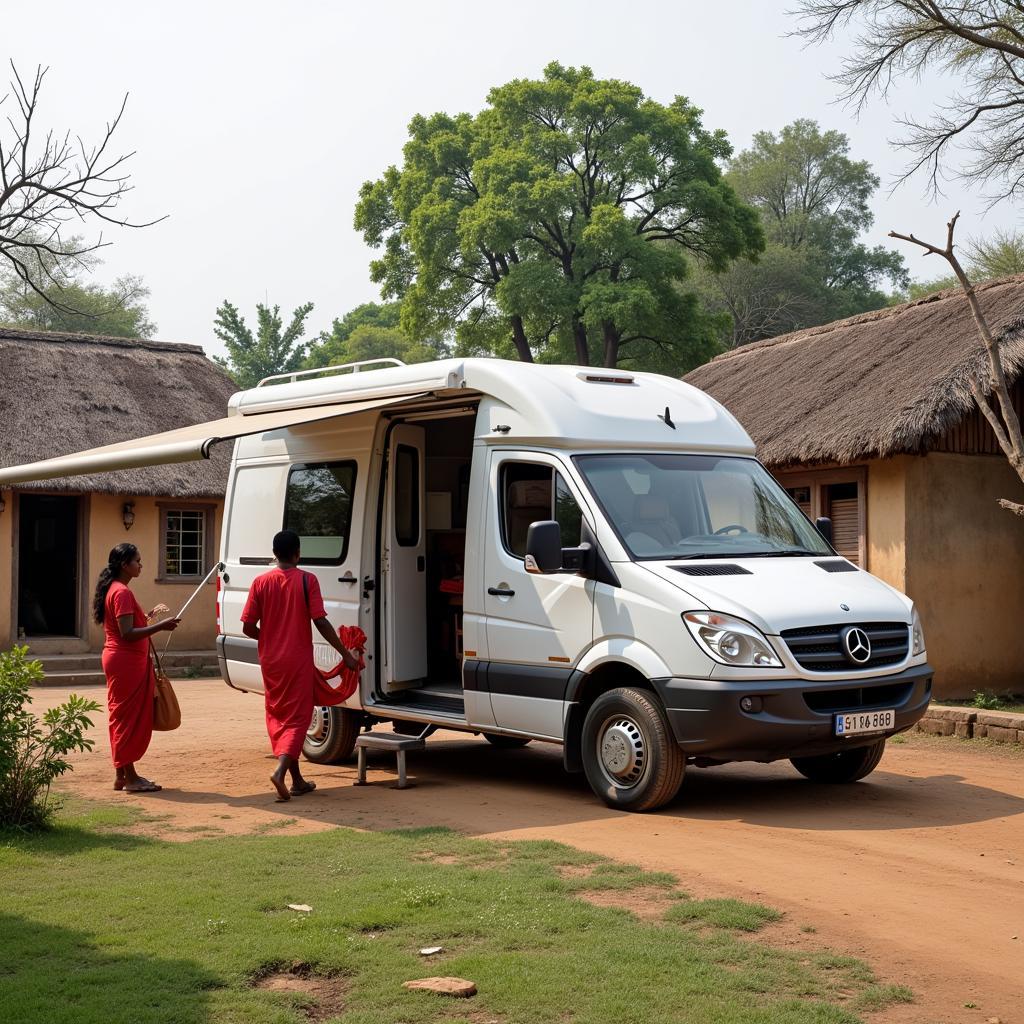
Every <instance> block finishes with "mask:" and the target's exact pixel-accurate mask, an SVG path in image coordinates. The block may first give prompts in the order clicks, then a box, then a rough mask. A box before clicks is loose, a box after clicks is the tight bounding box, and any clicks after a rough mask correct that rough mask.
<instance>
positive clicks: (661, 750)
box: [582, 686, 686, 811]
mask: <svg viewBox="0 0 1024 1024" xmlns="http://www.w3.org/2000/svg"><path fill="white" fill-rule="evenodd" d="M582 749H583V770H584V772H586V776H587V781H588V782H589V783H590V787H591V789H593V791H594V792H595V793H596V794H597V795H598V796H599V797H600V798H601V799H602V800H604V802H605V803H606V804H607V805H608V806H609V807H615V808H617V809H619V810H622V811H653V810H654V809H655V808H657V807H661V806H662V805H664V804H667V803H668V802H669V801H670V800H671V799H672V798H673V797H674V796H675V795H676V793H678V792H679V787H680V786H681V785H682V782H683V774H684V773H685V771H686V756H685V755H684V754H683V752H682V750H681V749H680V748H679V744H678V743H676V741H675V737H674V736H673V735H672V729H671V727H670V726H669V724H668V719H666V717H665V712H664V711H663V710H662V707H661V704H660V703H659V702H658V700H657V698H656V697H655V696H654V695H653V694H651V693H648V692H647V691H645V690H636V689H633V688H632V687H626V686H624V687H620V688H619V689H616V690H609V691H608V692H607V693H602V694H601V696H600V697H598V698H597V700H595V701H594V703H593V704H592V705H591V707H590V710H589V711H588V712H587V717H586V718H585V719H584V721H583V739H582Z"/></svg>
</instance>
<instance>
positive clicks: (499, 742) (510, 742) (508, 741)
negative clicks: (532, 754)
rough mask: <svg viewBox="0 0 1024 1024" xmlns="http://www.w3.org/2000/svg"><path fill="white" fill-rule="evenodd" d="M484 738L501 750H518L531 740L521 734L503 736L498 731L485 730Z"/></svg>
mask: <svg viewBox="0 0 1024 1024" xmlns="http://www.w3.org/2000/svg"><path fill="white" fill-rule="evenodd" d="M484 739H485V740H487V742H488V743H490V744H491V746H492V747H497V748H498V749H499V750H518V749H519V748H520V747H525V746H526V744H527V743H529V742H530V741H529V740H527V739H523V737H521V736H501V735H499V734H498V733H496V732H485V733H484Z"/></svg>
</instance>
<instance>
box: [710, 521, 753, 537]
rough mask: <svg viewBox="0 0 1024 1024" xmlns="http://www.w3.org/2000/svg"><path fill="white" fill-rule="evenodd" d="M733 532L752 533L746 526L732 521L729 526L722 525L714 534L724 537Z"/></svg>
mask: <svg viewBox="0 0 1024 1024" xmlns="http://www.w3.org/2000/svg"><path fill="white" fill-rule="evenodd" d="M731 533H734V534H737V535H739V534H741V533H750V531H749V530H748V529H747V528H746V527H745V526H741V525H740V524H739V523H730V524H729V525H728V526H720V527H719V528H718V529H717V530H715V534H714V535H715V536H716V537H723V536H726V535H727V534H731Z"/></svg>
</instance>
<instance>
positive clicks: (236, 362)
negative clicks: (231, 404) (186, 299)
mask: <svg viewBox="0 0 1024 1024" xmlns="http://www.w3.org/2000/svg"><path fill="white" fill-rule="evenodd" d="M312 309H313V303H312V302H307V303H305V304H304V305H302V306H299V307H298V309H296V310H295V312H294V313H292V318H291V321H290V322H289V324H288V326H287V327H284V321H283V320H282V319H281V307H280V306H274V307H273V308H271V307H270V306H265V305H263V303H257V305H256V333H255V335H254V334H253V332H252V330H251V329H250V328H249V326H248V325H247V324H246V322H245V318H244V317H243V316H242V314H241V313H239V311H238V308H237V307H236V306H233V305H232V304H231V303H230V302H228V301H227V300H226V299H225V301H224V302H223V303H222V304H221V305H220V306H218V307H217V317H216V319H215V321H214V325H215V326H214V331H213V333H214V334H216V335H217V337H218V338H219V339H220V340H221V341H222V342H224V346H225V347H226V348H227V351H228V355H227V358H226V359H225V358H223V357H222V356H214V357H213V358H214V362H216V363H218V364H219V365H220V366H223V367H224V369H225V370H227V371H228V373H230V374H231V376H232V377H233V378H234V379H235V382H236V383H237V384H238V386H239V387H240V388H251V387H255V386H256V384H257V383H259V381H261V380H262V379H263V378H264V377H270V376H273V375H274V374H276V373H292V372H294V371H295V370H299V369H301V368H302V365H303V360H304V359H305V356H306V346H305V345H304V344H303V343H302V341H301V339H302V335H303V332H304V331H305V327H306V317H308V316H309V314H310V313H311V312H312ZM282 328H283V329H282Z"/></svg>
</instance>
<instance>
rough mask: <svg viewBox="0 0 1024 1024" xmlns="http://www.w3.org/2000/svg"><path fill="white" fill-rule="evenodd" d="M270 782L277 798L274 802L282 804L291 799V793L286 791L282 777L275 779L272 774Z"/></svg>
mask: <svg viewBox="0 0 1024 1024" xmlns="http://www.w3.org/2000/svg"><path fill="white" fill-rule="evenodd" d="M270 784H271V785H272V786H273V787H274V789H276V790H277V798H276V800H275V803H279V804H283V803H287V802H288V801H289V800H291V798H292V797H291V794H290V793H289V792H288V790H287V788H286V787H285V784H284V779H277V778H275V777H274V776H273V775H271V776H270Z"/></svg>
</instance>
